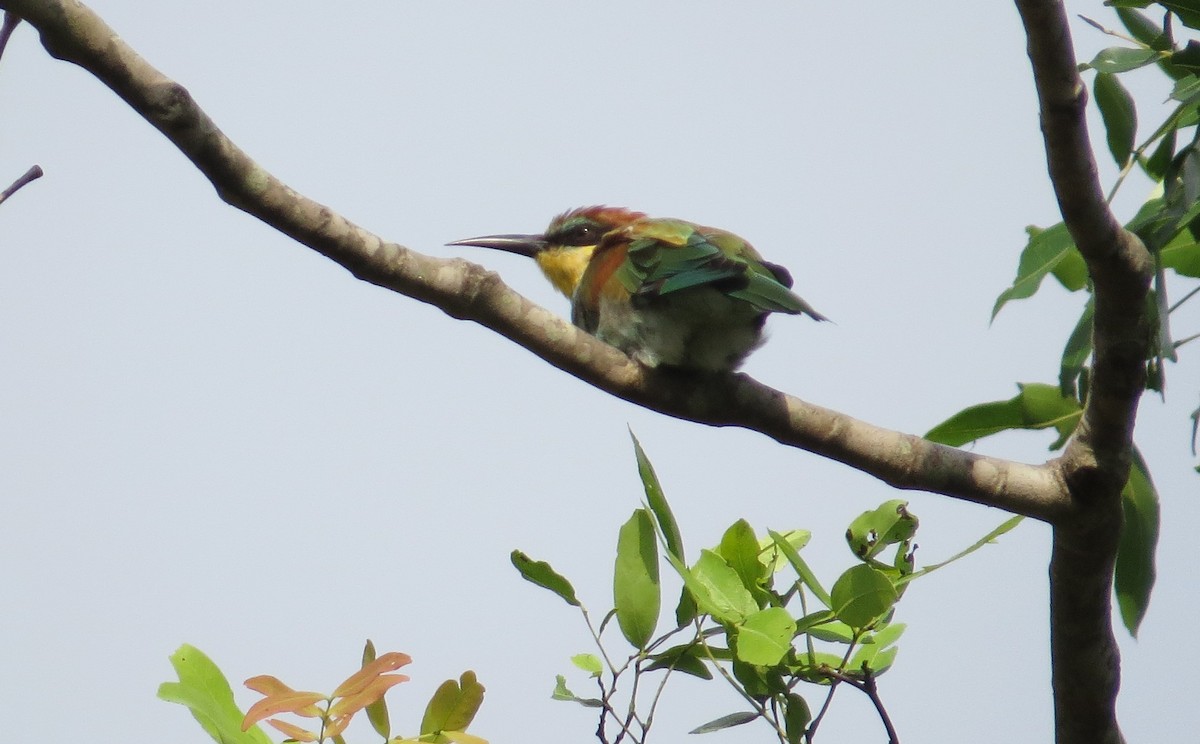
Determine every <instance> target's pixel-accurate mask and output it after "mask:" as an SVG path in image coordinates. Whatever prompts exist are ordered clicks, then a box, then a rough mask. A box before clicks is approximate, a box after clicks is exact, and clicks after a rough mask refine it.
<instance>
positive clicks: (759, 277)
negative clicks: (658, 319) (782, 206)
mask: <svg viewBox="0 0 1200 744" xmlns="http://www.w3.org/2000/svg"><path fill="white" fill-rule="evenodd" d="M625 237H626V239H628V240H629V246H628V251H627V254H626V259H625V261H624V262H623V263H622V265H621V266H620V267H619V268H618V269H617V271H616V276H617V280H618V281H620V282H621V285H622V286H623V287H624V288H625V289H626V290H627V291H628V292H629V293H630V294H631V295H633V296H634V297H662V296H664V295H669V294H671V293H672V292H679V291H682V290H685V289H691V288H692V287H700V286H706V285H715V286H716V288H718V289H720V290H721V291H723V292H725V293H726V294H727V295H728V296H730V297H734V298H737V299H739V300H743V301H745V302H748V303H750V304H751V305H753V306H754V307H756V308H758V309H759V310H762V311H763V312H775V313H791V314H798V313H807V314H808V315H811V316H812V317H814V318H816V319H818V320H824V317H823V316H822V315H821V314H820V313H818V312H817V311H816V310H814V309H813V308H812V307H811V306H810V305H809V304H808V303H807V302H805V301H804V300H802V299H800V297H798V296H797V295H796V294H795V293H794V292H792V291H791V289H789V286H790V285H791V277H789V276H788V275H787V272H786V271H783V270H782V269H776V271H778V273H776V272H775V271H772V269H771V268H769V267H768V265H766V264H764V263H763V262H761V261H760V259H759V257H758V254H757V253H755V252H754V249H753V248H751V247H750V246H749V245H748V244H746V243H745V241H743V240H742V239H741V238H738V237H737V236H736V235H733V234H731V233H727V232H724V231H722V230H716V229H713V228H700V229H698V228H697V227H696V226H695V225H692V224H691V223H687V222H683V221H681V220H642V221H640V222H639V223H638V224H636V225H634V226H631V227H630V228H629V229H628V230H627V232H626V236H625ZM781 279H782V281H781Z"/></svg>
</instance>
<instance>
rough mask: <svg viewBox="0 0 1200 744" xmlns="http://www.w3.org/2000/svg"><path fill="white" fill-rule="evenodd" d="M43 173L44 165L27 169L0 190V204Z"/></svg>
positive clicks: (1, 44)
mask: <svg viewBox="0 0 1200 744" xmlns="http://www.w3.org/2000/svg"><path fill="white" fill-rule="evenodd" d="M0 51H3V39H2V38H0ZM43 175H44V171H43V170H42V166H40V165H35V166H33V167H32V168H30V169H29V170H27V171H25V175H23V176H21V177H20V178H18V179H17V180H15V181H13V183H12V186H9V187H8V188H7V189H5V190H4V191H0V204H3V203H4V201H5V200H6V199H8V197H10V196H12V195H13V194H15V193H17V191H18V190H19V189H20V188H21V187H22V186H25V185H26V184H28V183H30V182H32V181H36V180H37V179H39V178H41V177H42V176H43Z"/></svg>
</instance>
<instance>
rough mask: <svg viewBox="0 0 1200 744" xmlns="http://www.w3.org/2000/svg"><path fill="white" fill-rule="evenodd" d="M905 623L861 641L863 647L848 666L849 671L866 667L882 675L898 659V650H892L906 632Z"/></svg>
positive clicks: (890, 626)
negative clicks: (893, 645)
mask: <svg viewBox="0 0 1200 744" xmlns="http://www.w3.org/2000/svg"><path fill="white" fill-rule="evenodd" d="M904 628H905V626H904V623H896V624H894V625H886V626H884V627H883V628H882V629H880V630H879V631H877V632H875V633H868V634H866V635H865V636H863V638H862V639H861V641H862V645H861V646H859V648H858V651H857V652H856V653H855V654H854V657H853V658H851V659H850V663H849V664H847V665H846V666H847V668H849V669H862V668H863V666H864V665H866V667H867V668H868V669H870V670H871V671H872V672H873V673H874V674H876V675H878V674H882V673H883V672H885V671H887V669H888V668H889V667H890V666H891V665H892V662H893V661H895V659H896V652H897V650H898V649H896V648H892V647H891V646H892V644H894V643H895V642H896V641H897V640H899V638H900V635H901V634H902V633H903V632H904Z"/></svg>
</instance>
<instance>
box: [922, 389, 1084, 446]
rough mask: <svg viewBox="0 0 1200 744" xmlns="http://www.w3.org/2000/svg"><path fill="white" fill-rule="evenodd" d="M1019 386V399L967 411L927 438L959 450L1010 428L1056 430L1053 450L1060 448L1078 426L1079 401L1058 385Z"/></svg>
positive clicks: (997, 402) (995, 402)
mask: <svg viewBox="0 0 1200 744" xmlns="http://www.w3.org/2000/svg"><path fill="white" fill-rule="evenodd" d="M1017 387H1018V388H1019V389H1020V392H1019V393H1018V394H1017V396H1016V397H1014V398H1010V399H1009V400H999V401H994V402H991V403H981V404H979V405H976V406H970V407H969V408H964V409H963V410H961V411H959V412H958V413H956V414H954V415H953V416H951V417H950V418H948V419H946V420H945V421H943V422H942V423H940V424H938V425H937V426H935V427H933V428H932V429H930V430H929V431H928V432H927V433H926V434H925V438H926V439H928V440H930V441H932V442H941V443H942V444H948V445H950V446H952V447H958V446H961V445H964V444H966V443H967V442H973V441H975V440H977V439H982V438H983V437H988V436H991V435H992V434H996V433H999V432H1002V431H1007V430H1009V429H1047V428H1051V427H1053V428H1054V429H1055V430H1056V431H1058V434H1059V438H1058V439H1057V440H1055V442H1054V443H1053V444H1051V445H1050V448H1051V449H1057V448H1058V447H1061V446H1062V444H1063V443H1064V442H1066V440H1067V437H1069V436H1070V435H1071V432H1073V431H1075V426H1076V425H1077V424H1078V423H1079V417H1080V415H1081V409H1080V407H1079V401H1077V400H1075V399H1074V398H1071V397H1067V396H1064V395H1063V394H1062V392H1061V391H1060V390H1059V389H1058V386H1057V385H1046V384H1043V383H1022V384H1018V385H1017Z"/></svg>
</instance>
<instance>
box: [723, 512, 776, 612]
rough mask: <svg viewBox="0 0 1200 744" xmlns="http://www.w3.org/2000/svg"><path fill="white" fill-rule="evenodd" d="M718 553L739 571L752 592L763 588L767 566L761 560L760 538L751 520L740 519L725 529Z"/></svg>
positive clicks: (743, 583) (745, 584)
mask: <svg viewBox="0 0 1200 744" xmlns="http://www.w3.org/2000/svg"><path fill="white" fill-rule="evenodd" d="M717 555H719V556H721V557H722V558H724V559H725V562H726V563H728V564H729V566H730V568H732V569H733V570H734V571H736V572H737V575H738V577H739V578H740V579H741V580H742V586H744V587H746V588H747V589H748V590H750V592H751V593H752V594H753V593H755V592H758V591H759V590H760V589H761V588H762V582H763V580H764V579H765V578H766V566H764V565H763V563H762V561H760V560H759V547H758V538H757V537H756V536H755V535H754V528H752V527H751V526H750V523H749V522H747V521H746V520H744V519H739V520H738V521H736V522H734V523H733V524H732V525H730V526H729V529H727V530H725V534H724V535H722V536H721V544H720V545H718V546H717Z"/></svg>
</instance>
